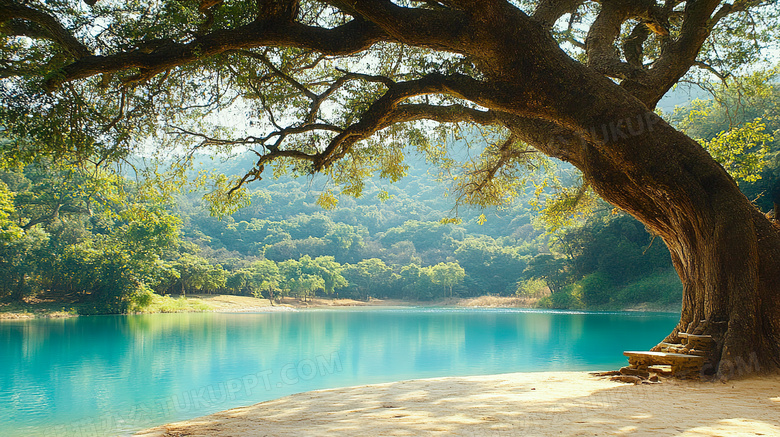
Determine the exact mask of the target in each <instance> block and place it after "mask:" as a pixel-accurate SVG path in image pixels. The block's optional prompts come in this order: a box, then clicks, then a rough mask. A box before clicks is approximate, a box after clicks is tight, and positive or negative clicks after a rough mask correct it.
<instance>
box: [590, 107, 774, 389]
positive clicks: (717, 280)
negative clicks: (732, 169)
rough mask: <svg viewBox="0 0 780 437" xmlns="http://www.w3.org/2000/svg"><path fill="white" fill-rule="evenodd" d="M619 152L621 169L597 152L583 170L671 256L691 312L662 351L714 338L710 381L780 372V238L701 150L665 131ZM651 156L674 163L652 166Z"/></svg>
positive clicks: (683, 316)
mask: <svg viewBox="0 0 780 437" xmlns="http://www.w3.org/2000/svg"><path fill="white" fill-rule="evenodd" d="M645 126H646V127H647V124H646V125H645ZM613 148H617V149H619V154H620V156H621V157H622V158H623V159H622V160H621V161H620V162H619V163H616V162H614V161H613V160H612V159H609V157H607V156H606V154H605V153H603V152H601V151H599V150H592V149H591V150H589V151H588V153H587V156H586V159H585V166H584V168H583V170H584V172H585V175H586V178H587V179H588V181H590V182H591V183H592V184H593V186H594V188H595V189H596V190H597V191H598V192H599V193H600V194H601V195H602V196H603V197H604V198H605V199H607V200H609V201H610V202H612V203H614V204H615V205H617V206H620V207H621V208H623V209H625V210H626V211H628V212H629V213H631V214H632V215H634V216H635V217H636V218H638V219H639V220H640V221H642V222H643V223H644V224H645V225H647V227H648V228H649V229H650V230H652V231H653V232H655V233H657V234H658V235H660V236H661V237H662V238H663V239H664V241H665V242H666V244H667V246H668V247H669V249H670V252H671V254H672V260H673V262H674V265H675V268H676V269H677V272H678V273H679V275H680V278H681V279H682V282H683V306H682V314H681V318H680V322H679V323H678V325H677V327H676V328H675V329H674V331H673V332H672V333H671V334H670V335H669V336H668V337H667V338H666V339H665V340H664V341H665V342H672V343H677V342H679V340H678V336H677V334H678V333H679V332H686V333H693V334H709V335H712V336H713V338H714V339H715V341H716V345H717V346H716V348H715V351H714V353H713V355H712V356H711V357H710V362H709V365H708V366H707V367H705V369H703V372H704V373H710V374H713V373H717V374H718V375H719V376H722V377H727V378H730V377H735V376H740V375H742V374H747V373H753V372H761V371H768V370H770V369H776V368H778V367H779V366H780V280H779V279H780V229H779V228H778V227H777V226H775V225H773V224H772V223H770V222H769V220H767V218H766V217H765V216H764V215H763V214H761V213H760V212H759V211H758V210H756V209H755V208H754V207H753V205H751V204H750V202H749V201H748V200H747V198H745V196H744V195H742V193H741V192H740V191H739V189H738V188H737V185H736V184H735V183H734V182H733V181H732V180H731V178H730V177H729V176H728V175H727V174H726V172H725V171H724V170H723V169H722V168H721V167H720V166H719V165H717V164H716V163H715V162H714V161H712V160H711V159H702V157H701V156H700V155H701V154H702V153H704V151H703V150H701V148H700V147H699V146H698V145H697V144H696V143H695V142H694V141H692V140H690V139H688V138H686V137H685V136H684V135H682V134H680V133H678V132H676V131H674V130H673V129H672V128H671V127H669V126H668V125H666V124H665V123H661V122H659V123H658V124H657V125H656V126H654V128H653V132H645V133H643V134H642V135H638V136H636V137H632V138H630V139H629V140H627V141H626V142H625V143H624V144H620V145H619V146H617V147H615V146H613ZM653 155H655V156H657V157H668V158H669V159H666V160H658V159H656V161H660V162H658V164H655V165H647V162H648V161H647V160H648V159H649V158H651V157H652V156H653ZM642 168H644V169H646V170H642ZM656 349H658V347H656Z"/></svg>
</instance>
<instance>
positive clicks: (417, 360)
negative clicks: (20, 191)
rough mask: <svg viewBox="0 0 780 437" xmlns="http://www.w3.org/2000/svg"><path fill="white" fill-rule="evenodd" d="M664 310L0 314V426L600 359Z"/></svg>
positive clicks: (631, 341) (122, 430)
mask: <svg viewBox="0 0 780 437" xmlns="http://www.w3.org/2000/svg"><path fill="white" fill-rule="evenodd" d="M678 319H679V315H677V314H666V313H579V312H552V311H536V310H516V309H447V308H437V309H431V308H369V309H362V308H354V309H338V310H305V311H283V312H269V313H255V314H214V313H205V314H201V313H197V314H154V315H139V316H95V317H77V318H71V319H37V320H28V321H3V322H2V323H0V435H3V436H22V435H24V436H29V435H42V436H43V435H46V436H60V435H78V436H93V435H94V436H106V435H127V434H132V433H133V432H134V431H138V430H140V429H144V428H148V427H151V426H155V425H160V424H163V423H167V422H171V421H176V420H183V419H187V418H192V417H197V416H202V415H205V414H210V413H213V412H216V411H220V410H225V409H228V408H233V407H237V406H242V405H249V404H253V403H256V402H260V401H264V400H269V399H275V398H279V397H282V396H286V395H289V394H292V393H298V392H303V391H309V390H316V389H323V388H333V387H345V386H352V385H362V384H369V383H378V382H389V381H398V380H404V379H412V378H427V377H438V376H464V375H481V374H495V373H508V372H535V371H552V370H602V369H603V370H611V369H616V368H618V367H620V366H623V365H625V364H626V363H627V361H626V360H625V358H624V357H623V355H622V353H623V351H624V350H630V349H640V350H641V349H647V348H650V347H652V346H654V345H655V344H656V343H658V342H659V341H660V340H661V339H663V337H664V336H665V335H667V334H668V333H669V332H670V331H671V330H672V328H673V327H674V325H675V324H676V323H677V321H678Z"/></svg>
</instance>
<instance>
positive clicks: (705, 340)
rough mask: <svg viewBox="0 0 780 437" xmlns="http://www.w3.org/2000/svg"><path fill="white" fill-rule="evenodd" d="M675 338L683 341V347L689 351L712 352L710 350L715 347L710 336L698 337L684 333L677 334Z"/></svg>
mask: <svg viewBox="0 0 780 437" xmlns="http://www.w3.org/2000/svg"><path fill="white" fill-rule="evenodd" d="M677 336H678V337H680V338H681V339H683V341H684V342H685V345H686V346H687V347H688V348H689V349H698V350H703V351H709V350H712V348H713V347H714V346H715V340H714V339H713V338H712V336H711V335H698V334H688V333H686V332H678V333H677Z"/></svg>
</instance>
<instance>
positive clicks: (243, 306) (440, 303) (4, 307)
mask: <svg viewBox="0 0 780 437" xmlns="http://www.w3.org/2000/svg"><path fill="white" fill-rule="evenodd" d="M171 300H172V301H174V302H177V303H179V302H180V298H177V299H171ZM537 301H538V299H528V298H519V297H505V296H479V297H469V298H446V299H438V300H433V301H404V300H394V299H386V300H383V299H371V300H369V301H359V300H354V299H336V298H333V299H331V298H311V299H307V300H306V301H302V300H301V299H297V298H285V299H284V300H283V301H282V302H281V303H279V304H275V305H271V303H270V302H269V301H268V299H258V298H255V297H249V296H236V295H227V294H214V295H208V294H203V295H187V296H185V297H184V301H183V302H182V307H181V308H178V307H177V308H173V309H171V310H160V311H148V312H137V313H129V314H158V313H172V312H173V313H179V312H218V313H249V312H267V311H294V310H306V309H337V308H350V307H367V308H368V307H422V308H428V307H444V308H524V309H537V307H536V306H535V305H536V302H537ZM184 305H189V307H187V306H184ZM19 306H20V305H15V306H12V305H9V304H0V321H2V320H28V319H38V318H68V317H79V316H80V315H79V314H78V313H77V311H76V309H75V308H73V307H71V308H66V306H67V304H62V303H61V302H51V301H37V302H36V301H33V302H32V303H28V304H26V305H23V308H21V310H19V309H18V307H19ZM9 307H10V308H16V309H17V310H16V311H9V310H8V308H9ZM561 311H578V310H561ZM581 311H626V312H663V313H679V312H680V310H679V308H676V307H661V306H652V305H648V304H639V305H634V306H632V307H628V308H621V309H588V310H581Z"/></svg>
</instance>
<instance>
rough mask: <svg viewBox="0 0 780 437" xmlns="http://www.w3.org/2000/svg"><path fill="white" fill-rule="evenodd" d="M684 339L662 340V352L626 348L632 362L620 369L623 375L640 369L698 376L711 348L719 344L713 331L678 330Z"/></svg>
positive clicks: (675, 374)
mask: <svg viewBox="0 0 780 437" xmlns="http://www.w3.org/2000/svg"><path fill="white" fill-rule="evenodd" d="M677 336H678V337H679V338H680V340H681V343H679V344H678V343H661V348H660V349H661V350H660V351H659V352H648V351H626V352H623V355H625V356H627V357H628V362H629V366H628V367H624V368H622V369H620V373H621V374H623V375H636V374H637V372H640V373H641V374H642V375H644V373H647V374H649V373H651V372H653V373H657V374H659V375H662V376H675V377H678V378H696V377H698V376H699V375H700V374H701V369H702V367H703V366H704V364H705V363H706V362H707V357H708V355H709V353H710V351H711V350H712V349H713V348H714V347H715V340H713V339H712V336H711V335H696V334H686V333H684V332H681V333H678V334H677Z"/></svg>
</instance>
